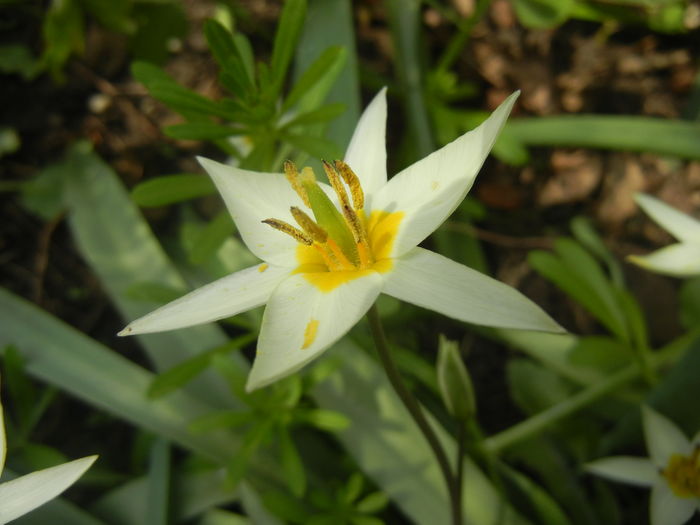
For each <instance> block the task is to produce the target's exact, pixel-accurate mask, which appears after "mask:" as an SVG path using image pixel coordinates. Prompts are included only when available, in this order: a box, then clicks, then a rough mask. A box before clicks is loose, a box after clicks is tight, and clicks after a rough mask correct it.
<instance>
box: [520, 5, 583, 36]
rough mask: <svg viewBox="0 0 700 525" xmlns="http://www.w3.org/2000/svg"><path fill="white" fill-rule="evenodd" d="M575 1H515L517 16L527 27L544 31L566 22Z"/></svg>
mask: <svg viewBox="0 0 700 525" xmlns="http://www.w3.org/2000/svg"><path fill="white" fill-rule="evenodd" d="M573 5H574V0H514V1H513V6H514V7H515V14H516V15H517V16H518V19H519V20H520V22H522V24H523V25H524V26H525V27H532V28H537V29H544V28H550V27H554V26H557V25H559V24H561V23H562V22H564V21H565V20H566V19H567V18H568V17H569V13H570V12H571V9H572V7H573Z"/></svg>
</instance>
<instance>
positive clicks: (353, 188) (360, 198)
mask: <svg viewBox="0 0 700 525" xmlns="http://www.w3.org/2000/svg"><path fill="white" fill-rule="evenodd" d="M334 164H335V169H336V170H337V171H338V173H340V176H341V177H343V180H344V181H345V184H347V185H348V188H350V195H352V204H353V206H354V207H355V210H358V211H359V210H361V209H363V208H364V207H365V193H364V192H363V191H362V186H361V185H360V179H359V178H358V177H357V175H355V172H354V171H352V168H350V166H348V165H347V164H346V163H345V162H343V161H342V160H336V161H335V163H334Z"/></svg>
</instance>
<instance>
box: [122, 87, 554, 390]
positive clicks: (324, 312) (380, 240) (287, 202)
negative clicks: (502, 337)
mask: <svg viewBox="0 0 700 525" xmlns="http://www.w3.org/2000/svg"><path fill="white" fill-rule="evenodd" d="M516 98H517V94H513V95H512V96H511V97H509V98H508V100H506V101H505V102H504V103H503V104H501V106H500V107H499V108H498V109H497V110H496V111H495V112H494V113H493V115H491V117H490V118H489V119H488V120H486V121H485V122H484V123H483V124H482V125H481V126H479V127H478V128H477V129H475V130H473V131H471V132H470V133H467V134H465V135H463V136H461V137H460V138H458V139H457V140H455V141H454V142H452V143H450V144H448V145H447V146H445V147H444V148H442V149H440V150H439V151H436V152H435V153H433V154H431V155H429V156H427V157H426V158H424V159H422V160H421V161H419V162H417V163H415V164H413V165H412V166H410V167H408V168H406V169H405V170H403V171H401V172H400V173H399V174H397V175H396V176H394V177H393V178H392V179H391V180H389V181H388V182H387V174H386V146H385V130H386V97H385V90H382V91H381V92H380V93H379V94H378V95H377V96H376V97H375V98H374V100H373V101H372V103H371V104H370V105H369V106H368V108H367V109H366V110H365V112H364V114H363V115H362V117H361V118H360V121H359V123H358V124H357V128H356V129H355V132H354V134H353V137H352V140H351V142H350V146H349V147H348V150H347V153H346V155H345V161H344V162H341V161H336V162H335V163H334V164H330V163H325V164H324V168H325V170H326V172H327V175H328V177H329V180H330V181H331V185H330V186H329V185H327V184H323V183H319V182H316V180H315V177H314V174H313V172H312V171H311V169H310V168H305V169H304V170H302V172H301V173H299V172H297V170H296V167H294V166H293V165H292V164H291V163H286V164H285V175H286V176H285V175H281V174H276V173H257V172H253V171H247V170H242V169H238V168H234V167H231V166H226V165H224V164H219V163H217V162H213V161H211V160H207V159H200V162H201V164H202V166H204V168H205V169H206V170H207V172H208V173H209V175H210V176H211V177H212V179H213V180H214V183H215V184H216V186H217V188H218V190H219V192H220V193H221V195H222V197H223V199H224V201H225V203H226V206H227V207H228V209H229V211H230V213H231V215H232V217H233V220H234V221H235V223H236V226H237V227H238V231H239V232H240V234H241V236H242V238H243V240H244V242H245V243H246V245H247V246H248V248H249V249H250V250H251V251H252V252H253V253H254V254H255V255H256V256H258V257H259V258H260V259H262V260H263V261H264V262H263V263H262V264H259V265H256V266H253V267H251V268H248V269H245V270H242V271H240V272H237V273H234V274H232V275H229V276H227V277H224V278H223V279H219V280H218V281H216V282H214V283H211V284H209V285H207V286H204V287H202V288H199V289H198V290H195V291H194V292H192V293H190V294H188V295H186V296H184V297H182V298H180V299H178V300H176V301H173V302H172V303H169V304H167V305H165V306H163V307H161V308H159V309H158V310H156V311H154V312H152V313H150V314H148V315H146V316H144V317H142V318H140V319H137V320H136V321H134V322H133V323H131V324H130V325H128V326H127V327H126V328H125V329H124V330H122V331H121V332H120V335H131V334H138V333H147V332H158V331H162V330H171V329H174V328H180V327H185V326H191V325H195V324H198V323H204V322H208V321H214V320H217V319H221V318H223V317H228V316H232V315H235V314H238V313H240V312H243V311H246V310H248V309H250V308H254V307H256V306H260V305H262V304H265V303H267V308H266V309H265V313H264V316H263V321H262V327H261V330H260V337H259V339H258V345H257V354H256V357H255V362H254V364H253V368H252V371H251V373H250V376H249V378H248V384H247V388H248V390H252V389H255V388H258V387H261V386H264V385H267V384H269V383H271V382H273V381H275V380H277V379H280V378H282V377H284V376H286V375H288V374H291V373H292V372H294V371H296V370H298V369H300V368H301V367H302V366H304V365H305V364H306V363H308V362H309V361H311V360H312V359H314V358H316V357H317V356H318V355H319V354H320V353H321V352H323V351H324V350H325V349H326V348H328V347H329V346H330V345H332V344H333V343H334V342H335V341H337V340H338V339H339V338H340V337H342V336H343V335H344V334H345V333H346V332H347V331H348V330H349V329H350V328H351V327H352V326H353V325H354V324H355V323H357V321H358V320H359V319H360V317H361V316H363V315H364V314H365V313H366V312H367V310H368V309H369V308H370V306H371V305H372V304H373V303H374V301H375V300H376V298H377V296H378V295H379V293H380V292H384V293H386V294H388V295H391V296H393V297H396V298H398V299H402V300H404V301H407V302H410V303H413V304H415V305H418V306H422V307H425V308H429V309H431V310H435V311H436V312H440V313H442V314H445V315H447V316H450V317H453V318H455V319H459V320H462V321H466V322H470V323H475V324H481V325H489V326H500V327H508V328H521V329H532V330H544V331H552V332H561V331H563V330H562V329H561V327H560V326H559V325H558V324H557V323H555V322H554V321H553V320H552V319H551V318H550V317H549V316H548V315H547V314H545V313H544V312H543V311H542V310H541V309H540V308H539V307H538V306H536V305H535V304H534V303H532V302H531V301H530V300H528V299H527V298H525V297H524V296H523V295H521V294H520V293H519V292H517V291H516V290H514V289H513V288H510V287H508V286H506V285H505V284H502V283H500V282H498V281H496V280H494V279H491V278H490V277H487V276H485V275H483V274H481V273H479V272H477V271H474V270H472V269H470V268H467V267H466V266H463V265H461V264H458V263H456V262H454V261H451V260H449V259H446V258H445V257H442V256H440V255H438V254H436V253H433V252H431V251H428V250H426V249H423V248H419V247H417V245H418V243H420V242H421V241H423V240H424V239H425V238H426V237H427V236H428V235H430V233H432V232H433V231H434V230H435V229H436V228H437V227H438V226H440V224H442V222H443V221H444V220H445V219H446V218H447V217H448V216H449V215H450V214H451V213H452V212H453V211H454V210H455V208H456V207H457V206H458V205H459V203H460V202H461V201H462V200H463V199H464V196H465V195H466V193H467V191H469V189H470V187H471V185H472V183H473V181H474V178H475V177H476V174H477V172H478V171H479V169H480V168H481V165H482V163H483V162H484V159H485V158H486V156H487V155H488V153H489V151H490V150H491V147H492V146H493V143H494V142H495V140H496V136H497V135H498V133H499V132H500V130H501V128H502V126H503V124H504V123H505V120H506V118H507V116H508V114H509V113H510V110H511V107H512V106H513V103H514V102H515V99H516ZM304 210H306V211H304ZM310 215H313V217H314V219H311V217H310ZM292 224H296V226H292Z"/></svg>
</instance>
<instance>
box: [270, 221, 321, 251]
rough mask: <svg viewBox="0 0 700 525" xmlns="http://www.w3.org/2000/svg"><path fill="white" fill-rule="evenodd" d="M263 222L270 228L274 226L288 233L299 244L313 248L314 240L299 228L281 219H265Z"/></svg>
mask: <svg viewBox="0 0 700 525" xmlns="http://www.w3.org/2000/svg"><path fill="white" fill-rule="evenodd" d="M262 222H264V223H265V224H267V225H268V226H272V227H273V228H274V229H275V230H279V231H281V232H284V233H286V234H287V235H289V236H291V237H293V238H294V239H295V240H296V241H297V242H300V243H302V244H306V245H307V246H311V245H312V244H313V243H314V240H313V239H312V238H311V237H310V236H309V235H307V234H306V233H304V232H303V231H301V230H300V229H299V228H295V227H294V226H292V225H291V224H288V223H286V222H284V221H281V220H279V219H265V220H264V221H262Z"/></svg>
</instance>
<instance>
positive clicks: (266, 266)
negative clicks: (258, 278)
mask: <svg viewBox="0 0 700 525" xmlns="http://www.w3.org/2000/svg"><path fill="white" fill-rule="evenodd" d="M269 267H270V265H269V264H267V263H262V264H261V265H260V266H258V271H259V272H260V273H263V272H264V271H265V270H267V269H268V268H269Z"/></svg>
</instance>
